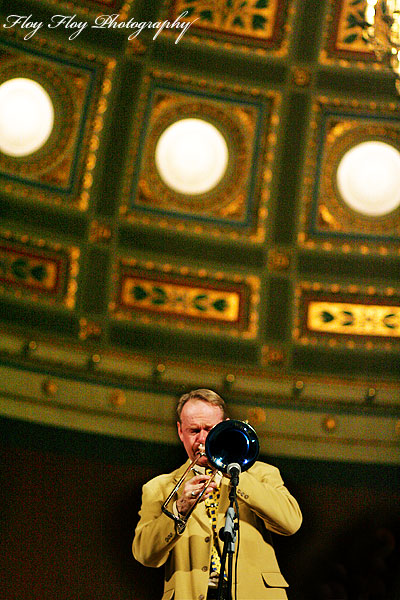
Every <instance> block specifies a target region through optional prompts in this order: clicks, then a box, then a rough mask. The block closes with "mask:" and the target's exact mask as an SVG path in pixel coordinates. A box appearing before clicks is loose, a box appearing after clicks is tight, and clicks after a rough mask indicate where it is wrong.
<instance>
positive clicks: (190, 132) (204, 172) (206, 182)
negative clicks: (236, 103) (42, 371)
mask: <svg viewBox="0 0 400 600" xmlns="http://www.w3.org/2000/svg"><path fill="white" fill-rule="evenodd" d="M228 159H229V151H228V146H227V143H226V141H225V138H224V136H223V135H222V133H221V132H220V131H219V130H218V129H217V128H216V127H214V125H212V124H211V123H209V122H208V121H204V120H203V119H194V118H190V119H181V120H179V121H175V123H172V125H170V126H169V127H167V129H165V131H163V133H162V134H161V135H160V138H159V140H158V142H157V146H156V151H155V161H156V166H157V169H158V172H159V174H160V177H161V179H162V180H163V181H164V183H165V184H166V185H167V186H168V187H170V188H172V189H173V190H174V191H176V192H179V193H181V194H205V193H206V192H209V191H210V190H212V189H213V188H214V187H215V186H216V185H217V184H218V183H219V182H220V181H221V179H222V177H223V176H224V174H225V171H226V168H227V165H228Z"/></svg>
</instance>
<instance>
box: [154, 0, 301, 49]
mask: <svg viewBox="0 0 400 600" xmlns="http://www.w3.org/2000/svg"><path fill="white" fill-rule="evenodd" d="M164 4H165V11H164V17H166V18H169V20H170V21H173V20H174V19H176V18H178V17H180V15H182V14H183V13H186V14H185V16H184V18H182V20H184V21H186V22H188V23H190V24H191V26H190V29H189V31H188V32H187V33H186V34H185V36H186V37H187V39H190V40H191V41H192V42H193V43H203V44H206V45H209V46H211V47H215V46H219V47H221V48H227V49H228V48H229V49H230V48H231V47H232V46H233V47H235V49H238V50H240V51H242V52H245V53H249V52H257V53H262V54H267V53H268V54H273V55H274V56H286V54H287V52H288V43H289V40H288V38H289V34H290V32H291V21H292V18H293V14H294V12H295V8H294V3H293V2H292V0H268V1H266V0H260V1H259V2H254V3H250V2H240V3H239V2H234V3H229V2H219V3H218V2H217V3H216V2H213V1H212V0H191V2H190V4H189V3H188V2H185V1H184V0H165V2H164ZM166 34H167V32H166Z"/></svg>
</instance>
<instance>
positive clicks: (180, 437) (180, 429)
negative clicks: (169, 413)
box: [176, 421, 183, 442]
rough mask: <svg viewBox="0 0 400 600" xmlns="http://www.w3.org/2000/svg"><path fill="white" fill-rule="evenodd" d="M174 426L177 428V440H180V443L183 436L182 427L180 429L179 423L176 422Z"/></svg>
mask: <svg viewBox="0 0 400 600" xmlns="http://www.w3.org/2000/svg"><path fill="white" fill-rule="evenodd" d="M176 426H177V428H178V435H179V439H180V440H181V442H182V435H183V434H182V427H181V424H180V421H177V422H176Z"/></svg>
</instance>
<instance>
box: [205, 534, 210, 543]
mask: <svg viewBox="0 0 400 600" xmlns="http://www.w3.org/2000/svg"><path fill="white" fill-rule="evenodd" d="M204 541H205V542H206V544H207V543H208V542H209V541H210V538H209V536H207V537H206V538H204Z"/></svg>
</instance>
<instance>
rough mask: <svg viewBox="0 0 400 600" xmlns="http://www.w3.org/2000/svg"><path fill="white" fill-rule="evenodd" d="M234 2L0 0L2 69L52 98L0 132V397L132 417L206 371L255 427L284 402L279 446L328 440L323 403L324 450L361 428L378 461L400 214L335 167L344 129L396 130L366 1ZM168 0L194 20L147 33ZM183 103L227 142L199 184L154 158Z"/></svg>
mask: <svg viewBox="0 0 400 600" xmlns="http://www.w3.org/2000/svg"><path fill="white" fill-rule="evenodd" d="M236 4H237V3H234V2H229V1H226V2H224V1H221V2H209V1H206V0H186V1H183V0H182V1H163V0H158V1H154V2H152V3H149V2H145V1H144V0H143V1H142V2H140V1H138V2H135V1H133V2H126V3H125V4H124V3H123V2H120V1H118V0H114V1H113V0H110V1H106V0H104V1H100V0H99V1H95V0H93V1H89V0H87V1H84V0H81V1H78V0H74V1H72V2H68V3H63V2H57V3H56V2H52V1H51V0H48V1H32V2H27V1H26V2H23V1H18V2H14V3H13V7H12V10H11V8H10V7H9V6H8V3H6V2H2V3H1V4H0V6H1V25H0V83H1V82H3V81H6V80H7V79H10V78H12V77H16V76H23V77H27V76H30V77H32V78H34V79H35V80H37V81H38V82H40V83H41V84H42V85H43V86H44V87H45V89H47V90H48V91H49V93H50V95H51V97H52V99H53V102H54V105H55V109H56V126H55V130H54V132H53V134H52V136H51V138H50V140H49V142H48V143H47V144H46V146H45V147H43V148H42V149H41V150H40V151H39V152H37V153H36V154H35V155H32V156H30V157H27V158H22V159H15V158H12V157H8V156H6V155H3V154H1V153H0V220H1V221H0V228H1V229H0V243H1V247H0V248H1V249H0V275H1V281H2V283H1V287H0V332H1V339H2V342H1V347H0V360H1V367H2V369H4V379H3V381H4V383H3V384H2V385H3V387H2V412H3V413H4V414H6V415H11V416H18V417H20V418H21V417H22V418H24V416H25V418H28V419H31V420H39V421H43V422H56V423H58V424H62V425H66V426H68V427H74V426H80V427H83V428H86V429H91V428H92V429H96V430H100V431H107V432H108V433H110V432H111V433H113V432H114V429H113V427H117V429H116V430H115V431H117V433H118V435H133V436H134V437H135V436H138V437H139V438H140V437H141V434H138V432H137V430H136V431H135V433H133V434H132V429H130V430H129V427H132V425H133V424H134V423H135V422H136V423H138V422H139V423H141V425H140V427H143V428H146V425H145V423H146V415H147V417H149V421H151V420H152V422H153V423H154V427H155V428H156V427H157V423H159V422H163V423H168V420H169V419H173V416H172V405H173V402H174V401H175V398H176V396H177V395H178V394H179V393H180V392H181V391H183V390H186V389H187V388H188V387H192V386H198V387H200V386H201V387H213V388H216V389H218V390H220V391H221V392H222V393H223V394H224V395H225V396H226V397H227V398H228V399H230V400H231V401H232V402H233V405H234V410H235V411H238V413H239V412H240V407H241V408H242V409H243V407H245V409H246V410H247V411H248V410H251V411H253V412H251V413H250V417H253V420H255V422H256V423H258V424H259V426H260V427H261V428H263V427H266V434H265V435H266V436H268V434H269V433H271V432H274V434H275V435H278V433H277V431H278V429H279V427H278V428H277V426H276V423H277V422H278V421H279V422H280V421H281V418H282V417H283V416H284V417H285V419H287V424H286V425H285V426H284V427H283V429H282V431H280V433H279V435H278V439H279V440H281V441H282V444H283V446H284V448H283V446H279V442H277V446H276V447H275V446H274V450H275V451H276V452H277V453H279V452H281V453H283V454H285V453H289V454H290V453H292V454H295V455H300V456H301V455H306V456H310V455H312V454H313V453H315V454H316V455H318V454H319V453H320V450H319V449H318V448H320V447H322V446H318V444H321V445H323V446H324V447H325V446H326V445H327V444H328V446H329V444H331V446H332V447H333V446H334V444H332V443H331V441H330V440H331V439H332V435H333V436H335V435H336V433H335V431H336V423H335V424H334V427H333V429H332V431H331V432H328V433H327V429H326V427H325V425H324V423H325V421H324V418H325V416H326V414H334V415H336V416H335V418H337V419H338V421H339V423H341V427H342V430H341V431H342V434H343V439H342V442H341V444H339V445H336V446H335V449H334V450H332V451H331V450H329V451H327V452H325V453H324V452H322V451H321V456H323V457H328V458H329V457H331V456H336V457H337V456H338V455H340V452H341V451H342V449H343V447H344V446H345V445H346V443H347V444H348V445H349V444H350V446H351V445H352V444H353V446H352V447H354V448H356V447H357V450H355V454H353V455H351V453H350V454H346V453H345V454H344V457H345V459H355V460H360V459H361V457H362V453H363V452H364V446H363V447H362V448H360V447H359V444H361V445H362V444H363V443H364V442H365V439H364V438H368V440H369V441H370V442H371V444H369V446H368V442H366V447H368V448H369V450H368V452H370V454H368V456H369V460H372V461H377V462H379V461H380V460H383V461H385V457H386V455H385V453H386V452H387V457H386V459H387V460H388V461H389V462H393V461H395V462H396V461H397V458H396V456H397V452H398V439H399V438H398V436H399V427H398V410H399V390H400V378H399V375H400V373H399V339H400V333H399V332H400V325H399V315H400V269H399V266H400V257H399V232H400V214H399V211H398V210H395V211H394V212H393V213H391V214H390V215H387V216H384V217H382V218H378V219H371V218H366V217H364V216H363V215H360V214H357V213H355V212H352V211H351V210H349V209H348V208H347V207H346V206H345V204H344V203H343V201H342V199H341V198H340V194H339V192H338V190H337V188H336V187H335V169H336V167H337V164H338V161H339V159H340V157H341V156H342V155H343V153H344V152H345V151H346V150H347V149H348V148H350V147H351V146H352V145H354V144H355V143H359V142H361V141H364V140H371V139H374V140H375V139H377V140H381V141H387V142H389V143H391V144H392V145H394V146H395V147H397V148H400V139H399V138H400V120H399V97H398V96H397V95H396V91H395V84H394V76H393V74H392V73H391V72H390V70H389V69H388V68H387V67H386V66H385V65H382V64H380V63H379V62H378V61H377V60H376V59H375V58H374V56H373V55H372V54H371V52H370V51H369V50H368V48H367V47H366V46H365V44H363V42H362V39H361V27H360V22H361V21H360V20H361V17H360V15H361V12H360V11H362V8H363V6H364V1H363V0H360V1H359V2H357V1H356V2H350V1H349V0H342V1H336V2H334V1H333V0H332V1H331V0H305V1H304V0H303V1H300V0H299V1H290V0H287V1H284V0H282V1H280V2H278V1H277V0H269V1H267V0H266V1H265V2H264V1H262V0H259V1H258V2H257V1H256V0H248V1H247V2H242V3H240V6H239V7H236ZM184 10H185V11H189V16H190V17H191V18H192V19H194V18H196V19H197V21H194V22H193V24H192V25H191V26H190V28H188V29H187V30H186V31H185V33H184V35H182V38H181V39H180V40H179V42H178V43H175V42H176V38H177V31H178V29H177V28H176V29H173V28H169V30H168V28H165V29H164V31H162V32H161V33H160V34H159V35H158V36H157V37H156V39H153V36H154V32H155V31H156V29H155V25H154V24H157V23H158V22H160V23H165V21H167V20H168V19H169V20H170V21H169V22H170V23H173V21H174V18H177V17H178V18H179V15H180V14H181V13H182V12H183V11H184ZM11 13H12V14H13V15H18V16H19V17H21V18H20V19H19V21H18V23H16V24H15V25H14V26H13V27H10V24H12V23H13V22H14V23H15V19H12V18H10V15H11ZM60 14H61V15H63V16H64V17H65V19H64V20H63V21H62V22H60V24H59V25H58V26H57V27H49V25H52V24H53V25H54V24H55V23H57V22H58V21H60V17H58V18H57V19H56V20H54V19H55V15H60ZM99 15H108V16H109V21H108V22H109V23H111V22H114V23H122V24H124V26H122V25H121V26H120V27H113V26H111V25H110V26H109V27H106V26H105V25H104V26H103V27H95V25H96V24H97V25H99V24H100V23H106V21H104V19H105V18H106V17H104V16H103V17H99ZM110 15H116V17H115V19H114V17H110ZM22 17H24V18H25V17H26V18H27V20H26V21H24V18H22ZM68 19H70V20H68ZM29 22H30V23H41V24H42V27H41V28H39V29H38V31H37V32H35V33H34V35H29V32H30V31H31V30H32V29H33V26H32V27H31V29H29V26H28V23H29ZM73 23H84V24H86V25H85V26H83V27H82V31H80V32H79V34H77V35H74V33H76V32H77V26H75V27H74V26H73V25H72V24H73ZM138 23H142V24H145V25H143V31H141V32H140V33H139V34H138V35H137V36H136V37H135V38H134V39H132V40H129V39H128V38H129V36H130V35H131V34H133V33H135V32H136V33H137V32H138V29H137V27H136V25H137V24H138ZM150 24H151V26H152V28H151V27H150ZM153 25H154V26H153ZM135 27H136V28H135ZM70 37H72V38H73V39H69V38H70ZM26 38H27V39H26ZM184 116H189V117H190V116H197V117H200V118H204V119H206V120H208V121H210V122H212V123H214V124H215V125H216V126H218V127H220V128H221V131H223V132H224V134H225V136H226V138H227V139H228V145H229V148H230V153H231V161H232V162H231V166H230V171H229V173H228V175H227V177H225V178H224V180H223V181H222V183H221V185H220V186H219V187H218V188H217V189H216V191H214V192H213V193H210V194H205V195H204V196H200V197H196V196H194V197H185V196H182V195H179V194H175V193H173V192H171V190H170V189H168V188H166V186H165V185H164V184H163V182H162V181H160V178H159V176H158V174H157V170H156V169H155V167H154V164H153V160H152V157H153V150H154V147H155V144H156V142H157V138H158V136H159V134H160V132H161V131H162V130H163V128H165V127H166V126H167V125H168V124H169V123H171V122H173V121H174V120H177V119H179V118H181V117H184ZM313 306H315V307H316V311H317V312H316V313H314V314H315V315H316V316H314V320H312V318H311V316H310V315H311V313H310V310H311V307H313ZM343 315H345V316H346V315H347V317H346V318H347V321H346V320H344V319H345V317H344V316H343ZM346 327H347V329H346ZM18 373H20V374H21V375H20V376H18ZM75 383H76V385H77V386H78V387H77V388H76V390H75V391H74V390H72V389H71V385H73V384H75ZM52 384H53V388H52V387H51V386H52ZM46 385H47V386H48V387H47V388H46ZM64 385H65V386H66V387H65V388H63V386H64ZM93 385H94V386H96V385H98V386H102V387H101V392H100V391H98V393H97V392H96V391H93V390H92V388H91V387H90V386H93ZM74 389H75V388H74ZM95 389H97V388H95ZM99 389H100V388H99ZM67 390H68V391H67ZM78 390H80V391H78ZM91 390H92V391H91ZM104 390H106V391H104ZM102 394H103V395H104V397H103V396H102ZM118 394H120V396H118ZM131 394H132V397H131V396H130V395H131ZM153 395H154V397H153ZM61 396H62V398H61ZM92 396H93V397H92ZM138 397H139V400H138ZM71 398H72V400H71ZM99 398H100V399H99ZM154 398H155V399H154ZM163 399H164V400H165V404H166V406H167V408H166V409H165V410H166V413H165V415H160V413H159V411H160V410H161V411H162V406H163ZM71 403H72V404H71ZM130 403H131V404H130ZM138 406H139V408H138ZM28 407H29V408H28ZM160 407H161V408H160ZM275 409H276V410H278V411H279V410H282V411H287V413H286V412H284V413H282V414H281V413H279V414H278V413H277V416H276V420H274V419H275V417H271V414H272V413H271V412H269V411H272V410H275ZM62 410H64V411H65V412H64V413H62V412H60V411H62ZM51 411H54V412H53V413H52V412H51ZM68 411H70V413H71V415H72V416H71V420H70V421H68V423H67V422H66V421H65V418H64V417H61V416H60V415H61V414H63V415H65V414H67V413H68ZM260 411H261V412H260ZM247 416H248V415H247ZM92 417H93V420H92V423H91V424H90V423H89V421H90V419H91V418H92ZM353 417H354V418H356V419H366V421H365V422H364V421H362V422H361V421H357V420H356V421H355V422H354V424H352V425H349V424H350V423H352V421H351V419H352V418H353ZM103 418H104V419H110V421H109V422H107V424H105V422H104V421H101V419H103ZM117 418H119V419H120V421H119V422H118V423H119V424H118V426H116V425H115V421H114V420H113V419H117ZM74 419H75V420H74ZM96 419H97V420H96ZM270 419H272V421H271V422H270ZM285 419H284V420H285ZM291 419H293V422H295V423H296V426H295V430H294V431H292V432H291V428H292V427H293V422H291ZM340 419H342V421H340ZM343 419H344V420H345V423H346V425H344V423H343ZM346 419H347V420H346ZM368 419H370V420H368ZM379 419H386V421H385V425H384V428H383V429H384V430H385V434H384V436H383V438H382V435H381V434H380V433H379V434H378V430H379V431H382V429H381V425H380V423H381V422H380V421H379ZM160 420H161V421H160ZM83 422H84V423H85V424H83ZM121 423H122V425H121ZM124 423H125V425H126V424H127V425H126V427H125V425H124ZM271 423H272V424H271ZM360 423H361V425H360ZM359 426H361V427H362V428H364V429H363V431H364V433H363V431H362V432H361V433H360V436H359V437H360V439H361V440H363V439H364V442H363V441H361V442H360V441H358V442H357V441H354V429H357V427H359ZM324 427H325V429H324ZM165 428H166V429H165V432H164V433H163V434H160V436H161V438H162V439H166V440H169V439H170V438H171V436H172V433H171V431H170V428H169V426H168V425H165ZM370 428H371V429H370ZM339 430H340V428H339ZM143 431H144V430H143ZM268 432H269V433H268ZM317 432H318V433H317ZM290 433H291V434H292V435H294V436H297V437H296V438H293V437H292V438H290ZM331 434H332V435H331ZM152 435H155V436H157V435H158V434H154V431H153V430H152V429H151V427H150V425H148V429H147V430H146V432H145V433H143V437H144V438H145V439H151V438H152ZM326 435H328V436H329V435H331V438H329V443H328V442H327V441H326V439H325V438H324V436H326ZM279 436H280V437H279ZM307 436H308V437H307ZM356 437H357V436H356ZM327 439H328V438H327ZM318 440H319V441H318ZM345 440H352V441H350V442H348V441H347V442H346V441H345ZM290 444H292V447H293V445H294V446H295V449H294V450H293V451H292V452H291V451H290V450H287V448H288V447H289V446H290ZM357 444H358V445H357ZM371 448H372V450H371ZM380 449H381V450H380ZM380 452H383V455H381V454H380Z"/></svg>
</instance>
